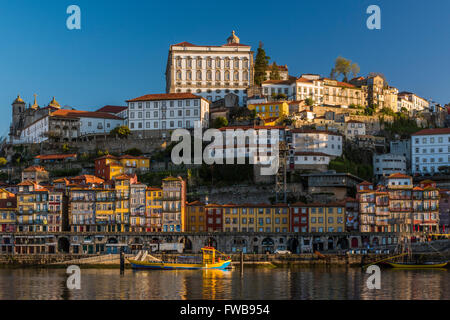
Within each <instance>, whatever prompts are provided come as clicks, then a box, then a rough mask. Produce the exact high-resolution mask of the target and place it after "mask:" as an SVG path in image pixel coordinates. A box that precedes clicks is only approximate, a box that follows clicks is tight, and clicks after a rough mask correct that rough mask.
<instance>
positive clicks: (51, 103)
mask: <svg viewBox="0 0 450 320" xmlns="http://www.w3.org/2000/svg"><path fill="white" fill-rule="evenodd" d="M48 106H49V107H53V108H57V109H60V108H61V105H60V104H59V103H58V101H56V100H55V97H53V99H52V101H50V103H49V104H48Z"/></svg>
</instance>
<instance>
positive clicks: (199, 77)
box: [197, 71, 202, 80]
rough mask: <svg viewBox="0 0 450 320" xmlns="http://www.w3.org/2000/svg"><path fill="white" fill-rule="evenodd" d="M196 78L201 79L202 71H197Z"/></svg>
mask: <svg viewBox="0 0 450 320" xmlns="http://www.w3.org/2000/svg"><path fill="white" fill-rule="evenodd" d="M197 80H202V72H201V71H197Z"/></svg>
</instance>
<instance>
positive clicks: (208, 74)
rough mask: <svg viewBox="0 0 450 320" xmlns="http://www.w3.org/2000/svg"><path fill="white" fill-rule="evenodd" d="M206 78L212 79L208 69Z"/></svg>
mask: <svg viewBox="0 0 450 320" xmlns="http://www.w3.org/2000/svg"><path fill="white" fill-rule="evenodd" d="M206 80H212V73H211V71H210V70H208V71H207V72H206Z"/></svg>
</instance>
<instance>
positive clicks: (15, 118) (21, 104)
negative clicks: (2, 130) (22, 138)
mask: <svg viewBox="0 0 450 320" xmlns="http://www.w3.org/2000/svg"><path fill="white" fill-rule="evenodd" d="M25 108H26V104H25V101H23V100H22V98H21V97H20V95H17V98H16V100H14V101H13V103H12V124H11V130H10V134H11V135H12V136H17V135H18V130H19V129H20V127H21V123H22V121H23V120H22V119H23V115H24V113H25Z"/></svg>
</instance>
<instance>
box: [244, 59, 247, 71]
mask: <svg viewBox="0 0 450 320" xmlns="http://www.w3.org/2000/svg"><path fill="white" fill-rule="evenodd" d="M244 68H245V69H247V68H248V59H244Z"/></svg>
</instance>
